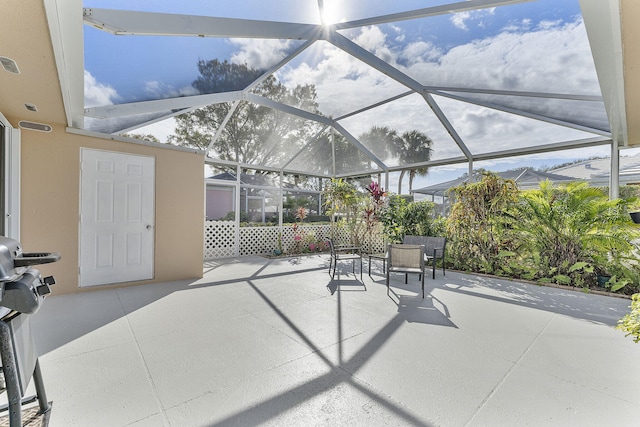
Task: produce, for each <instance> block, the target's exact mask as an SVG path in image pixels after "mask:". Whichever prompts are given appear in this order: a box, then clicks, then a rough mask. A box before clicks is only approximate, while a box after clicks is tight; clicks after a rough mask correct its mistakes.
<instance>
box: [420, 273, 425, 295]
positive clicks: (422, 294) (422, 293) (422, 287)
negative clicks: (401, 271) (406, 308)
mask: <svg viewBox="0 0 640 427" xmlns="http://www.w3.org/2000/svg"><path fill="white" fill-rule="evenodd" d="M420 276H422V299H424V274H421V275H420Z"/></svg>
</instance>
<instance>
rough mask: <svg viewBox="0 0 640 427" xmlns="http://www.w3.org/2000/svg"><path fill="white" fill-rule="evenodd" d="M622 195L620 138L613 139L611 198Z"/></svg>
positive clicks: (610, 181) (610, 177) (610, 178)
mask: <svg viewBox="0 0 640 427" xmlns="http://www.w3.org/2000/svg"><path fill="white" fill-rule="evenodd" d="M619 197H620V149H619V147H618V140H617V139H615V138H614V139H613V140H612V141H611V173H610V175H609V199H611V200H615V199H617V198H619Z"/></svg>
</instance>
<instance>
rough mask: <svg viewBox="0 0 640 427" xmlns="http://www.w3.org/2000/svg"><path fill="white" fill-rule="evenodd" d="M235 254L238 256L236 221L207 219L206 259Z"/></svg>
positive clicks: (205, 235)
mask: <svg viewBox="0 0 640 427" xmlns="http://www.w3.org/2000/svg"><path fill="white" fill-rule="evenodd" d="M233 256H238V249H237V244H236V223H235V221H205V228H204V259H205V261H206V260H210V259H215V258H228V257H233Z"/></svg>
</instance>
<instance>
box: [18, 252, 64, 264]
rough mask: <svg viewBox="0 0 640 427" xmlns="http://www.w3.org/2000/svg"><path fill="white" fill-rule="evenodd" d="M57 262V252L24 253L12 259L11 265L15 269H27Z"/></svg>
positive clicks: (58, 257) (58, 259) (58, 258)
mask: <svg viewBox="0 0 640 427" xmlns="http://www.w3.org/2000/svg"><path fill="white" fill-rule="evenodd" d="M57 261H60V254H59V253H57V252H24V253H22V255H20V256H17V257H15V258H14V259H13V265H14V266H16V267H28V266H31V265H40V264H49V263H51V262H57Z"/></svg>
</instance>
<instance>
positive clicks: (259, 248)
mask: <svg viewBox="0 0 640 427" xmlns="http://www.w3.org/2000/svg"><path fill="white" fill-rule="evenodd" d="M277 246H278V227H240V256H246V255H269V254H272V253H273V250H274V249H275V248H276V247H277Z"/></svg>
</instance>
